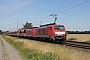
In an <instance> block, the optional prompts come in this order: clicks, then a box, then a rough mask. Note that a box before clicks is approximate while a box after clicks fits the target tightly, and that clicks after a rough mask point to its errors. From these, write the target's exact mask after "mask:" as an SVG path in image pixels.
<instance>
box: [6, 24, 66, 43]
mask: <svg viewBox="0 0 90 60" xmlns="http://www.w3.org/2000/svg"><path fill="white" fill-rule="evenodd" d="M7 35H9V36H15V37H24V38H32V39H37V40H49V41H59V42H65V41H66V36H67V34H66V30H65V26H64V25H58V24H56V23H50V24H45V25H40V27H33V28H31V29H21V30H18V31H14V32H7Z"/></svg>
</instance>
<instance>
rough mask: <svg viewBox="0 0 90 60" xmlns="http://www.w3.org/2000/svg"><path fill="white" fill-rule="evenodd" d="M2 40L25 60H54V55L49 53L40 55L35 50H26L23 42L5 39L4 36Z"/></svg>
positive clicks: (39, 52) (40, 53)
mask: <svg viewBox="0 0 90 60" xmlns="http://www.w3.org/2000/svg"><path fill="white" fill-rule="evenodd" d="M3 38H5V39H6V41H7V42H8V43H10V44H11V45H12V46H14V47H15V48H16V49H17V50H18V51H19V52H20V53H21V54H22V55H23V56H24V57H26V58H27V60H55V55H54V54H52V53H51V52H46V53H42V52H41V51H38V50H35V49H28V48H27V47H26V46H25V45H24V43H23V42H20V41H15V38H10V37H9V38H7V37H5V36H3ZM16 39H17V38H16Z"/></svg>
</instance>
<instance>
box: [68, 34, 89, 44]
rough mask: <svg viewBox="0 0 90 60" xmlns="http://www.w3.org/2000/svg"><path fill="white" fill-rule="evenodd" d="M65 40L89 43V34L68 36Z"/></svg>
mask: <svg viewBox="0 0 90 60" xmlns="http://www.w3.org/2000/svg"><path fill="white" fill-rule="evenodd" d="M67 40H69V41H77V42H88V43H90V34H68V35H67Z"/></svg>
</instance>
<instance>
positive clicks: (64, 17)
mask: <svg viewBox="0 0 90 60" xmlns="http://www.w3.org/2000/svg"><path fill="white" fill-rule="evenodd" d="M88 11H90V10H85V11H82V12H78V13H75V14H71V15H68V16H64V17H61V18H58V19H63V18H66V17H70V16H74V15H78V14H82V13H85V12H88Z"/></svg>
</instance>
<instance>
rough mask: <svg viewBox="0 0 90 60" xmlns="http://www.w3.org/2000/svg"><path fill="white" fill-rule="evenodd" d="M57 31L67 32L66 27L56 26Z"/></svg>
mask: <svg viewBox="0 0 90 60" xmlns="http://www.w3.org/2000/svg"><path fill="white" fill-rule="evenodd" d="M54 29H55V30H65V28H64V26H54Z"/></svg>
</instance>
